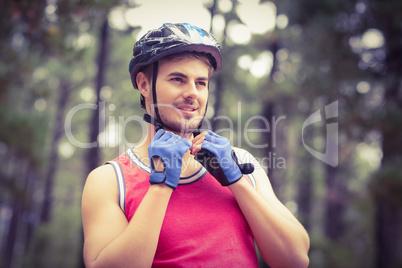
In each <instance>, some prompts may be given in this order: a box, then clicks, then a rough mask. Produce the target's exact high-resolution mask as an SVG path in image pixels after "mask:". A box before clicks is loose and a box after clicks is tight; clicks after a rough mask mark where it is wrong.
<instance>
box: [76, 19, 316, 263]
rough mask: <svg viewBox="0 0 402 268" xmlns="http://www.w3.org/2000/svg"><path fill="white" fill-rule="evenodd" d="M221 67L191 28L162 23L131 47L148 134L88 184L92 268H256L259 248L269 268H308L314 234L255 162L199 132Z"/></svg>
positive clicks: (207, 38)
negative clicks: (214, 77)
mask: <svg viewBox="0 0 402 268" xmlns="http://www.w3.org/2000/svg"><path fill="white" fill-rule="evenodd" d="M221 66H222V57H221V54H220V48H219V45H218V44H217V42H216V41H215V39H214V38H213V37H212V36H211V35H210V34H209V33H207V32H205V31H204V30H202V29H199V28H197V27H194V26H191V25H189V24H164V25H163V26H162V27H161V28H159V29H156V30H152V31H149V32H148V33H147V34H146V35H145V36H144V37H143V38H141V39H140V40H139V41H138V42H137V43H136V44H135V46H134V53H133V59H132V60H131V62H130V68H129V71H130V74H131V78H132V81H133V85H134V87H135V88H137V89H138V90H139V91H140V93H141V102H142V105H143V107H145V108H146V111H147V114H146V115H145V116H144V119H145V120H146V121H147V122H149V124H148V132H147V136H146V137H145V138H144V139H143V141H142V143H141V144H140V145H138V146H137V147H135V148H130V149H129V150H128V151H127V152H126V153H124V154H123V155H121V156H120V157H118V158H116V159H115V160H114V161H110V162H108V163H107V164H106V165H103V166H101V167H99V168H97V169H95V170H94V171H93V172H91V174H89V176H88V179H87V181H86V184H85V187H84V192H83V197H82V219H83V226H84V235H85V246H84V259H85V264H86V266H87V267H151V266H152V267H258V261H257V255H256V251H255V244H254V242H255V243H256V244H257V247H258V249H259V251H260V253H261V255H262V257H263V258H264V260H265V262H266V263H267V264H268V265H270V266H271V267H292V268H295V267H307V266H308V257H307V252H308V248H309V238H308V235H307V233H306V232H305V230H304V228H303V226H302V225H301V224H300V223H299V222H298V221H297V219H296V218H295V217H294V216H293V215H292V214H291V213H290V212H289V210H288V209H286V207H285V206H284V205H283V204H281V203H280V201H279V200H278V199H277V198H276V196H275V194H274V192H273V190H272V187H271V185H270V182H269V179H268V177H267V175H266V174H265V172H264V170H263V169H262V168H261V166H260V165H258V162H257V161H256V160H255V159H254V158H253V157H252V156H251V155H250V154H249V153H248V152H246V151H244V150H239V149H234V150H233V148H232V147H231V145H230V144H229V142H228V140H227V139H225V138H223V137H220V136H219V135H217V134H215V133H213V132H211V131H208V132H202V133H201V134H199V126H200V123H201V121H202V120H203V118H204V116H205V113H206V107H207V100H208V82H209V79H210V77H211V75H212V74H213V73H214V72H217V71H219V69H220V68H221ZM233 152H236V153H235V154H233ZM236 156H237V157H236ZM211 159H212V160H211ZM238 159H240V160H244V159H248V161H251V162H253V164H254V170H253V169H252V168H250V164H248V165H247V164H246V166H244V165H241V164H240V163H239V160H238ZM201 163H203V165H204V166H205V167H204V166H203V165H201ZM211 163H212V164H211ZM207 170H208V171H207ZM251 172H252V173H251ZM211 173H212V174H211ZM243 173H251V174H248V175H243Z"/></svg>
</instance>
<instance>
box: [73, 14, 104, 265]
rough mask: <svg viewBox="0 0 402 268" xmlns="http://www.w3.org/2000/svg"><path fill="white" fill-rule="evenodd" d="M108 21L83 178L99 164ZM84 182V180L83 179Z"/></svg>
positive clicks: (100, 58)
mask: <svg viewBox="0 0 402 268" xmlns="http://www.w3.org/2000/svg"><path fill="white" fill-rule="evenodd" d="M108 25H109V22H108V20H107V19H105V20H104V22H103V24H102V27H101V29H100V32H99V44H100V46H99V51H98V56H97V66H98V72H97V75H96V79H95V91H96V92H95V94H96V103H95V104H96V109H95V110H94V112H93V114H92V118H91V121H90V133H89V142H90V143H93V144H97V145H96V146H94V147H92V148H89V149H88V151H87V156H86V173H85V178H86V177H87V175H88V174H89V173H90V172H91V171H92V170H94V169H95V168H97V167H98V166H99V165H100V161H101V151H100V148H99V145H98V142H97V140H98V135H99V133H100V132H101V131H103V129H104V125H105V123H104V121H103V122H102V120H104V118H102V117H101V115H102V113H103V111H102V105H100V104H101V97H100V93H101V89H102V87H103V86H104V84H105V73H106V62H107V56H108V51H107V40H108V36H109V27H108ZM84 182H85V180H84ZM80 237H81V246H80V247H79V255H78V256H79V260H78V262H79V266H80V267H82V268H84V267H85V264H84V259H83V252H82V249H83V247H84V234H83V230H82V228H81V232H80Z"/></svg>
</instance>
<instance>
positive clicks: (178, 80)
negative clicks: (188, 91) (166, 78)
mask: <svg viewBox="0 0 402 268" xmlns="http://www.w3.org/2000/svg"><path fill="white" fill-rule="evenodd" d="M171 81H175V82H180V83H182V82H183V79H182V78H180V77H173V78H172V79H171Z"/></svg>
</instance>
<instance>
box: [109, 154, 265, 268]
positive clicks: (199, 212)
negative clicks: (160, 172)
mask: <svg viewBox="0 0 402 268" xmlns="http://www.w3.org/2000/svg"><path fill="white" fill-rule="evenodd" d="M107 163H109V164H112V165H113V167H114V169H115V171H116V176H117V179H118V186H119V202H120V206H121V208H122V210H123V211H124V213H125V215H126V217H127V219H128V220H129V221H130V220H131V218H132V217H133V215H134V213H135V211H136V209H137V208H138V206H139V204H140V203H141V201H142V199H143V198H144V196H145V194H146V192H147V191H148V188H149V185H150V184H149V175H150V169H149V167H148V166H146V165H145V164H144V163H142V162H141V161H140V160H139V159H138V158H137V157H136V156H135V154H134V153H133V152H132V150H131V149H129V150H128V151H127V152H126V153H124V154H122V155H121V156H119V157H118V158H116V159H114V161H110V162H107ZM183 183H184V184H183ZM152 266H153V267H258V261H257V255H256V252H255V246H254V239H253V236H252V234H251V230H250V227H249V226H248V224H247V221H246V219H245V218H244V216H243V214H242V212H241V211H240V208H239V206H238V204H237V202H236V200H235V198H234V196H233V194H232V193H231V191H230V190H229V189H228V188H227V187H222V186H221V185H220V184H219V183H218V182H217V181H216V180H215V178H213V177H212V175H211V174H209V173H208V172H207V171H206V170H205V169H204V168H201V169H200V170H199V171H198V172H197V173H196V174H194V175H193V176H190V177H186V178H180V184H179V185H178V187H177V188H176V190H174V191H173V194H172V196H171V198H170V201H169V204H168V207H167V211H166V215H165V219H164V221H163V224H162V229H161V233H160V236H159V242H158V246H157V250H156V254H155V258H154V262H153V265H152Z"/></svg>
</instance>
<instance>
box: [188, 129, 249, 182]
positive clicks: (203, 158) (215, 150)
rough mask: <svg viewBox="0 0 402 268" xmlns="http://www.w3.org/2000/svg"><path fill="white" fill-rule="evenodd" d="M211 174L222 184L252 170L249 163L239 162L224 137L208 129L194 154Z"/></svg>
mask: <svg viewBox="0 0 402 268" xmlns="http://www.w3.org/2000/svg"><path fill="white" fill-rule="evenodd" d="M195 159H196V160H197V161H198V162H200V163H201V164H202V165H203V166H204V167H205V168H206V169H207V170H208V172H209V173H211V175H212V176H214V177H215V179H217V180H218V181H219V183H220V184H221V185H222V186H228V185H231V184H233V183H235V182H237V181H238V180H240V179H241V178H242V176H243V174H250V173H252V172H253V171H254V166H253V165H252V164H251V163H246V164H239V162H238V159H237V157H236V154H235V152H234V151H233V149H232V146H231V145H230V142H229V140H228V139H226V138H225V137H222V136H219V135H217V134H216V133H214V132H212V131H208V132H207V134H206V135H205V139H204V141H203V143H202V145H201V150H200V151H199V152H198V153H197V154H196V155H195Z"/></svg>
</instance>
